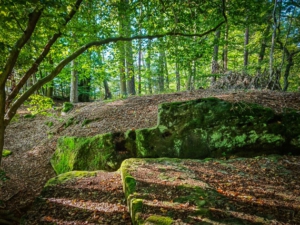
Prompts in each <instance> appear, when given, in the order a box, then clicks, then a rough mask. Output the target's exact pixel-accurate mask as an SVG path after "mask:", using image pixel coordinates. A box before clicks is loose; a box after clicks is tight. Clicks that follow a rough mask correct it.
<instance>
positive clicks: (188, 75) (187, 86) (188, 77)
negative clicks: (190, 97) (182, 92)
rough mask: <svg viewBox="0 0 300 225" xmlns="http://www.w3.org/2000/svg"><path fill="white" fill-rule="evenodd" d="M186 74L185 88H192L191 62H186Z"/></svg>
mask: <svg viewBox="0 0 300 225" xmlns="http://www.w3.org/2000/svg"><path fill="white" fill-rule="evenodd" d="M187 66H188V74H187V81H186V90H188V91H190V90H192V76H193V69H192V65H191V62H188V65H187Z"/></svg>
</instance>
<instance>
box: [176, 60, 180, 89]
mask: <svg viewBox="0 0 300 225" xmlns="http://www.w3.org/2000/svg"><path fill="white" fill-rule="evenodd" d="M175 74H176V91H180V72H179V63H178V59H177V58H176V62H175Z"/></svg>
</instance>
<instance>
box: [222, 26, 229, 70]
mask: <svg viewBox="0 0 300 225" xmlns="http://www.w3.org/2000/svg"><path fill="white" fill-rule="evenodd" d="M228 32H229V25H228V23H226V25H225V32H224V41H225V44H224V49H223V69H224V71H227V68H228Z"/></svg>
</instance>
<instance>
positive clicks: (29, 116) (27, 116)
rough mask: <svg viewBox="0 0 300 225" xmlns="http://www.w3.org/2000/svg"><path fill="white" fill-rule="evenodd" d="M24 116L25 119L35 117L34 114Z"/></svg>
mask: <svg viewBox="0 0 300 225" xmlns="http://www.w3.org/2000/svg"><path fill="white" fill-rule="evenodd" d="M24 118H25V119H33V118H35V115H32V114H26V115H25V116H24Z"/></svg>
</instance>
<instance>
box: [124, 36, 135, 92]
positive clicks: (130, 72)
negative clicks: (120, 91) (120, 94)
mask: <svg viewBox="0 0 300 225" xmlns="http://www.w3.org/2000/svg"><path fill="white" fill-rule="evenodd" d="M129 36H130V35H129ZM126 70H127V87H128V94H130V95H135V94H136V92H135V78H134V68H133V56H132V42H131V41H128V42H126Z"/></svg>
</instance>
